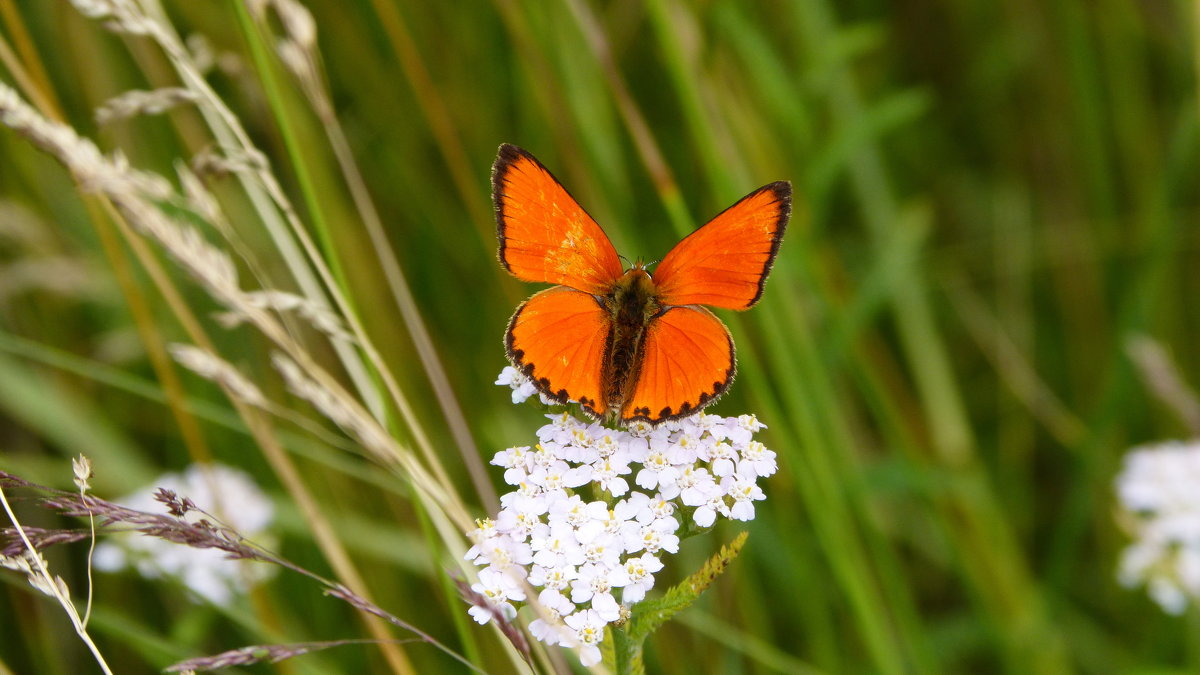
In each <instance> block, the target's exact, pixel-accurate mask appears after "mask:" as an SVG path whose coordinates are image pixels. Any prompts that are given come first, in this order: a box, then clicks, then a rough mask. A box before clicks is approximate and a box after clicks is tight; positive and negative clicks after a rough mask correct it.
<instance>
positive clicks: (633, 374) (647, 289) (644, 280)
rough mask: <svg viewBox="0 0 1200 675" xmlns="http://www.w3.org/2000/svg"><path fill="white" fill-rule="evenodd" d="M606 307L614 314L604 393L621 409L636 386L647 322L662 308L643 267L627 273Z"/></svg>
mask: <svg viewBox="0 0 1200 675" xmlns="http://www.w3.org/2000/svg"><path fill="white" fill-rule="evenodd" d="M605 307H606V309H608V311H609V312H610V313H611V315H612V329H611V330H610V331H609V335H608V344H607V349H606V354H605V359H604V366H603V368H604V370H603V375H602V381H603V383H604V395H605V397H606V398H607V399H608V406H609V408H610V409H612V410H620V409H621V406H622V404H623V403H624V402H625V400H626V399H627V398H628V397H629V394H630V393H631V392H632V391H633V387H634V386H635V385H637V379H638V374H639V372H638V369H639V367H640V366H641V363H642V349H643V347H644V345H645V341H646V324H647V323H649V321H650V319H651V318H652V317H653V316H654V315H656V314H657V313H658V310H659V304H658V300H657V291H656V289H655V287H654V282H653V281H652V280H651V279H650V275H649V274H647V273H646V271H645V270H643V269H641V268H640V267H634V268H633V269H630V270H629V271H627V272H625V274H624V275H622V277H621V278H620V279H619V280H618V281H617V283H615V284H614V285H613V288H612V291H611V292H610V293H609V294H608V296H607V297H606V298H605Z"/></svg>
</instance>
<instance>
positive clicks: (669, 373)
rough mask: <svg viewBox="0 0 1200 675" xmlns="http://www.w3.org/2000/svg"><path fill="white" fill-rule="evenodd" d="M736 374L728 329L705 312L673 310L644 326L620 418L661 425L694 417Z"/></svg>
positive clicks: (687, 309) (719, 393)
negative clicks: (630, 387) (638, 363)
mask: <svg viewBox="0 0 1200 675" xmlns="http://www.w3.org/2000/svg"><path fill="white" fill-rule="evenodd" d="M733 375H734V356H733V338H732V337H730V335H729V331H728V330H727V329H726V328H725V324H723V323H721V320H720V319H718V318H717V317H715V316H713V314H712V312H710V311H708V310H706V309H704V308H703V307H673V308H671V309H668V310H667V311H666V312H664V313H663V314H661V315H660V316H658V317H656V318H654V319H652V320H651V321H650V323H649V324H648V325H647V326H646V337H645V342H644V343H643V347H642V358H641V366H640V368H638V369H637V375H636V380H635V381H634V385H633V392H632V394H630V395H629V396H628V397H627V398H626V400H625V403H624V405H623V406H622V408H621V419H622V420H624V421H627V422H628V421H632V420H638V419H642V420H646V421H648V422H650V423H652V424H658V423H659V422H662V421H664V420H668V419H674V418H676V417H683V416H685V415H691V414H693V413H695V412H697V411H698V410H700V409H701V408H703V407H704V406H706V405H708V404H709V403H711V402H712V401H713V400H714V399H716V398H717V397H718V396H720V395H721V394H722V393H724V392H725V389H726V388H728V387H729V383H730V382H731V381H732V380H733Z"/></svg>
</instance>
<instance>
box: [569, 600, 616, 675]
mask: <svg viewBox="0 0 1200 675" xmlns="http://www.w3.org/2000/svg"><path fill="white" fill-rule="evenodd" d="M564 621H565V622H566V624H567V625H568V626H570V627H571V629H572V630H574V631H575V639H576V640H577V641H578V643H579V645H580V648H579V663H580V664H582V665H583V667H585V668H590V667H592V666H594V665H596V664H597V663H600V647H599V646H598V645H599V644H600V642H601V641H602V640H603V639H604V625H605V624H607V623H608V622H607V621H605V620H604V619H603V618H602V617H601V616H600V614H599V613H598V612H596V610H593V609H586V610H584V611H582V612H576V613H574V614H572V615H571V616H568V617H567V618H565V619H564Z"/></svg>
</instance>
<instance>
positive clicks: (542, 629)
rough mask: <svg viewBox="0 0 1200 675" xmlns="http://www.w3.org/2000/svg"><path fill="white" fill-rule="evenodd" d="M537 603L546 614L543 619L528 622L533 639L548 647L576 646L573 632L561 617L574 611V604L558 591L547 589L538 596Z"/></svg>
mask: <svg viewBox="0 0 1200 675" xmlns="http://www.w3.org/2000/svg"><path fill="white" fill-rule="evenodd" d="M538 603H539V604H541V606H542V609H543V611H544V612H545V613H546V617H545V618H541V617H539V618H537V619H534V620H533V621H531V622H529V632H530V633H531V634H532V635H533V637H535V638H537V639H538V640H541V641H542V642H545V643H546V644H548V645H562V646H564V647H574V646H576V644H578V642H577V640H576V639H575V632H574V631H573V630H572V629H571V628H570V627H569V626H567V624H565V623H563V620H562V617H563V615H567V614H570V613H572V612H574V611H575V604H574V603H573V602H571V601H570V600H568V599H567V597H566V596H565V595H563V594H562V593H560V592H559V589H553V588H547V589H546V590H544V591H542V592H541V593H539V594H538Z"/></svg>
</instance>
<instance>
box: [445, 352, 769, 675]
mask: <svg viewBox="0 0 1200 675" xmlns="http://www.w3.org/2000/svg"><path fill="white" fill-rule="evenodd" d="M510 371H511V372H510ZM523 379H524V378H523V376H522V375H520V374H519V373H517V372H516V371H515V370H514V369H511V368H506V369H505V373H503V374H501V377H500V381H498V382H497V384H504V385H509V386H511V387H512V388H513V392H514V393H513V400H514V402H519V400H524V398H526V397H528V396H530V395H532V393H534V391H533V390H532V385H529V386H528V387H527V386H526V382H527V380H526V381H525V382H523V381H522V380H523ZM548 417H549V418H550V419H551V420H552V421H551V423H550V424H547V425H546V426H544V427H542V428H541V429H539V430H538V432H537V436H538V443H537V445H536V446H533V447H529V446H525V447H515V448H508V449H507V450H504V451H502V452H498V453H496V456H495V458H493V460H492V464H496V465H499V466H501V467H504V470H505V471H504V481H505V482H506V483H508V484H509V485H512V486H514V487H515V488H516V489H515V490H513V491H512V492H509V493H508V494H506V495H504V496H503V497H501V498H500V503H501V510H500V513H499V514H498V515H497V516H496V518H495V519H494V520H493V519H490V518H489V519H486V520H483V521H481V522H479V528H478V529H477V530H475V531H474V532H472V533H471V537H472V540H473V541H474V542H475V545H474V546H473V547H471V549H470V550H469V551H468V552H467V559H469V560H471V561H473V562H475V564H477V565H480V566H482V567H483V568H484V569H482V570H480V572H479V583H477V584H474V585H473V586H472V588H473V589H474V590H475V591H476V592H477V593H479V594H480V595H481V596H483V597H484V598H486V599H487V601H488V605H489V606H487V607H481V606H475V607H472V608H471V609H470V610H469V612H470V614H471V616H472V617H474V618H475V620H476V621H478V622H479V623H481V624H482V623H486V622H487V621H488V620H490V619H491V618H492V617H493V616H494V615H496V614H499V615H502V616H504V617H505V618H506V619H510V620H511V619H512V618H513V617H515V616H516V612H517V609H516V607H515V606H514V605H513V603H514V602H521V601H524V600H526V588H527V587H530V586H531V587H533V588H536V589H541V590H540V592H539V594H538V598H537V600H538V604H539V605H540V606H541V608H542V610H543V612H542V615H541V616H540V617H539V618H538V619H536V620H534V621H533V622H532V623H531V624H530V626H529V630H530V632H531V633H532V634H533V635H534V637H536V638H537V639H539V640H541V641H542V642H545V643H547V644H552V645H561V646H564V647H571V648H579V649H580V650H581V651H580V660H581V662H582V663H583V665H584V666H591V665H594V664H596V663H598V662H599V661H600V649H599V643H600V642H601V640H602V639H603V638H604V627H605V625H607V624H609V623H612V622H614V621H618V620H619V619H621V618H622V616H623V615H625V616H627V607H628V606H629V605H632V604H633V603H636V602H639V601H640V600H642V599H643V598H644V597H645V595H646V591H648V590H650V588H652V587H653V586H654V574H655V573H656V572H658V571H659V570H660V569H662V567H663V564H662V562H661V561H660V560H659V557H660V556H661V555H663V554H665V553H675V552H677V551H678V550H679V536H678V535H677V532H678V531H679V529H680V527H681V526H682V525H683V520H684V518H686V517H690V518H691V520H692V521H693V522H694V523H695V525H697V526H699V527H700V528H707V527H709V526H711V525H712V524H713V522H714V521H715V520H716V518H717V517H718V516H724V517H726V518H732V519H734V520H750V519H752V518H754V502H755V501H757V500H761V499H764V498H765V496H764V495H763V492H762V490H761V489H759V487H758V485H757V481H758V479H759V478H762V477H765V476H770V475H771V474H773V473H775V470H776V463H775V453H774V452H772V451H771V450H768V449H767V448H766V446H764V445H763V444H762V443H760V442H758V441H755V440H754V439H753V436H754V433H755V432H757V431H758V430H760V429H763V428H764V425H763V424H762V423H760V422H759V421H758V420H757V419H756V418H755V417H754V416H753V415H742V416H741V417H718V416H715V415H706V414H704V413H703V412H701V413H699V414H697V415H694V416H692V417H688V418H685V419H681V420H676V421H671V422H665V423H663V424H660V425H658V426H653V427H652V426H650V425H649V424H645V423H637V424H634V425H631V426H630V427H629V428H628V429H626V430H619V429H609V428H606V427H604V426H602V425H601V424H600V423H598V422H590V423H589V422H582V421H580V420H578V419H576V418H574V417H572V416H571V415H570V414H569V413H565V412H564V413H561V414H556V415H548ZM631 483H632V484H631ZM576 490H580V492H581V493H582V494H584V495H592V496H593V497H594V499H592V500H590V501H589V500H588V499H586V498H585V497H584V496H581V494H579V493H577V492H576ZM618 589H619V591H620V602H618V600H617V595H616V593H617V591H618ZM622 604H624V605H625V607H622Z"/></svg>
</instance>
